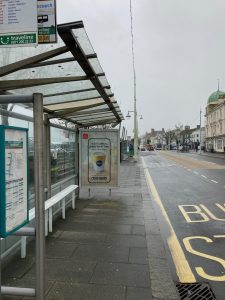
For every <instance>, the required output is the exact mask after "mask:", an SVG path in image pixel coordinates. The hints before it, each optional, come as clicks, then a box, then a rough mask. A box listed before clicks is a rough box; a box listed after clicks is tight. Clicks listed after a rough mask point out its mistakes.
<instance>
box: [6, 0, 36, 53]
mask: <svg viewBox="0 0 225 300" xmlns="http://www.w3.org/2000/svg"><path fill="white" fill-rule="evenodd" d="M36 44H37V0H10V1H9V0H0V47H12V46H17V47H18V46H33V45H36Z"/></svg>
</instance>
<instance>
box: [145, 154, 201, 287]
mask: <svg viewBox="0 0 225 300" xmlns="http://www.w3.org/2000/svg"><path fill="white" fill-rule="evenodd" d="M142 163H143V167H144V173H145V177H146V180H147V183H148V187H149V189H150V192H151V194H152V196H153V199H154V201H155V202H156V203H157V205H158V206H159V208H160V211H161V213H162V215H163V217H164V219H165V221H166V223H167V225H168V229H169V232H170V235H169V237H168V238H167V243H168V246H169V249H170V252H171V255H172V258H173V262H174V265H175V268H176V273H177V276H178V278H179V281H180V282H181V283H193V282H196V279H195V276H194V274H193V273H192V271H191V268H190V266H189V263H188V261H187V259H186V257H185V255H184V252H183V250H182V247H181V245H180V243H179V241H178V238H177V236H176V233H175V231H174V229H173V226H172V224H171V222H170V220H169V217H168V215H167V213H166V210H165V208H164V206H163V204H162V201H161V199H160V196H159V194H158V192H157V189H156V187H155V184H154V182H153V180H152V177H151V175H150V173H149V171H148V169H147V166H146V163H145V161H144V159H143V157H142Z"/></svg>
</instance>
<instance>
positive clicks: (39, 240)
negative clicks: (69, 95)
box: [33, 94, 45, 300]
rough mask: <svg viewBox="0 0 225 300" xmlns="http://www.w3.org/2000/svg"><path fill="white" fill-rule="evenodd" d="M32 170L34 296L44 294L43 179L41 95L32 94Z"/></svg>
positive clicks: (40, 298) (40, 297) (37, 296)
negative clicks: (34, 221)
mask: <svg viewBox="0 0 225 300" xmlns="http://www.w3.org/2000/svg"><path fill="white" fill-rule="evenodd" d="M33 111H34V167H35V168H34V170H35V176H34V178H35V182H34V183H35V218H36V282H37V285H36V298H37V299H38V300H44V296H45V206H44V198H45V197H44V182H43V181H44V180H43V177H44V176H43V149H44V143H43V95H42V94H34V103H33Z"/></svg>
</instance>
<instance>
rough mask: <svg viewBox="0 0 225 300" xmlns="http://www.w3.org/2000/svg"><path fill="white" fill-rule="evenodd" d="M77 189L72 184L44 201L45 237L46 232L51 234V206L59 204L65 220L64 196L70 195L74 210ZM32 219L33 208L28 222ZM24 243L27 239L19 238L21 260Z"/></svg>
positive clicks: (23, 253) (23, 256)
mask: <svg viewBox="0 0 225 300" xmlns="http://www.w3.org/2000/svg"><path fill="white" fill-rule="evenodd" d="M77 188H78V185H75V184H72V185H70V186H68V187H66V188H65V189H64V190H62V191H60V192H59V193H57V194H56V195H54V196H52V197H51V198H49V199H48V200H46V201H45V235H46V236H47V235H48V232H52V221H53V210H52V208H53V206H54V205H55V204H57V203H58V202H61V204H62V207H61V209H62V219H65V218H66V199H65V198H66V196H68V195H69V194H71V193H72V197H71V204H72V209H75V200H76V195H75V191H76V189H77ZM34 219H35V208H31V209H30V210H29V221H32V220H34ZM26 243H27V237H26V236H22V237H21V258H25V257H26Z"/></svg>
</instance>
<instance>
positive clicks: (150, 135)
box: [145, 128, 166, 148]
mask: <svg viewBox="0 0 225 300" xmlns="http://www.w3.org/2000/svg"><path fill="white" fill-rule="evenodd" d="M145 143H146V145H152V146H154V147H155V148H163V146H165V144H166V143H165V130H164V128H162V130H155V129H154V128H152V129H151V132H146V134H145Z"/></svg>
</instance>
